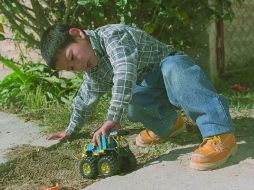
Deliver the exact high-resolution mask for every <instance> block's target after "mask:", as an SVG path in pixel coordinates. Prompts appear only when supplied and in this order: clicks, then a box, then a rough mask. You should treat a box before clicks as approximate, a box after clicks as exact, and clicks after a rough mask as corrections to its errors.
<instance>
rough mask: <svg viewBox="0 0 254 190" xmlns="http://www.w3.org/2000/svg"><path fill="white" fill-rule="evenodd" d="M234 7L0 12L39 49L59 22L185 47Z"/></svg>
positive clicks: (146, 4) (114, 4)
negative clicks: (117, 28)
mask: <svg viewBox="0 0 254 190" xmlns="http://www.w3.org/2000/svg"><path fill="white" fill-rule="evenodd" d="M236 1H238V2H241V1H243V0H236ZM231 4H232V1H231V0H209V1H200V0H192V1H179V0H170V1H169V0H135V1H133V0H78V1H72V0H67V1H66V0H58V1H52V0H41V1H34V0H28V1H23V0H13V1H9V0H0V12H1V13H3V14H4V15H5V17H6V18H7V19H8V21H9V23H10V26H11V27H12V29H13V30H14V31H17V32H16V33H15V38H18V39H23V40H25V41H26V42H28V43H29V44H30V45H31V46H37V47H38V46H39V36H41V34H42V32H43V31H44V29H45V28H47V27H48V26H49V25H51V24H53V23H55V22H56V21H57V22H63V23H68V24H71V25H77V26H80V27H82V28H87V29H91V28H96V27H99V26H102V25H105V24H109V23H120V22H121V23H125V24H128V25H135V26H137V27H139V28H141V29H144V30H145V31H147V32H148V33H150V34H152V35H154V36H156V37H157V38H159V39H161V40H163V41H165V42H168V43H172V44H174V45H179V46H181V47H186V46H193V45H195V44H196V43H197V42H198V36H199V32H200V31H203V30H204V29H205V28H206V26H207V24H208V23H209V20H211V19H215V18H217V17H222V18H224V19H230V18H232V15H233V12H232V9H231ZM94 10H96V11H94ZM3 24H4V23H3ZM195 37H196V38H195Z"/></svg>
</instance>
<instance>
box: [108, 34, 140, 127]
mask: <svg viewBox="0 0 254 190" xmlns="http://www.w3.org/2000/svg"><path fill="white" fill-rule="evenodd" d="M105 46H106V51H107V54H108V56H109V59H110V62H111V64H112V66H113V71H114V77H113V84H114V85H113V88H112V99H111V101H110V107H109V109H108V120H110V121H113V122H116V123H120V122H121V119H122V117H123V115H124V114H125V113H126V111H127V107H128V104H129V102H130V100H131V97H132V89H133V86H134V85H135V84H136V80H137V46H136V42H135V41H134V39H133V38H132V36H131V35H130V34H129V33H128V32H127V31H115V32H114V33H113V34H111V37H109V38H108V39H107V40H106V42H105Z"/></svg>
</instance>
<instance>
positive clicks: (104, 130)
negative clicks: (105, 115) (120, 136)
mask: <svg viewBox="0 0 254 190" xmlns="http://www.w3.org/2000/svg"><path fill="white" fill-rule="evenodd" d="M118 128H119V124H118V123H116V122H113V121H110V120H108V121H106V122H105V123H104V124H103V125H102V126H101V128H100V129H99V130H98V131H96V132H95V133H94V135H93V145H94V146H95V145H97V143H98V139H99V137H100V135H104V136H108V131H110V130H117V129H118Z"/></svg>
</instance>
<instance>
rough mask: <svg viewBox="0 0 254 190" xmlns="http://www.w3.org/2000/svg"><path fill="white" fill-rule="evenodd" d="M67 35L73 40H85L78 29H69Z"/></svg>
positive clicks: (82, 33)
mask: <svg viewBox="0 0 254 190" xmlns="http://www.w3.org/2000/svg"><path fill="white" fill-rule="evenodd" d="M69 34H70V35H71V36H72V37H74V38H75V39H76V38H77V39H85V34H84V32H83V31H81V30H80V29H79V28H70V29H69Z"/></svg>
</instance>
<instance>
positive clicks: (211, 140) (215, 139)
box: [202, 136, 224, 152]
mask: <svg viewBox="0 0 254 190" xmlns="http://www.w3.org/2000/svg"><path fill="white" fill-rule="evenodd" d="M203 144H209V145H211V146H212V147H213V148H214V150H216V151H218V152H221V151H223V149H224V148H223V146H222V140H221V138H220V136H212V137H208V138H206V139H205V140H204V142H203V143H202V145H203Z"/></svg>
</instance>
